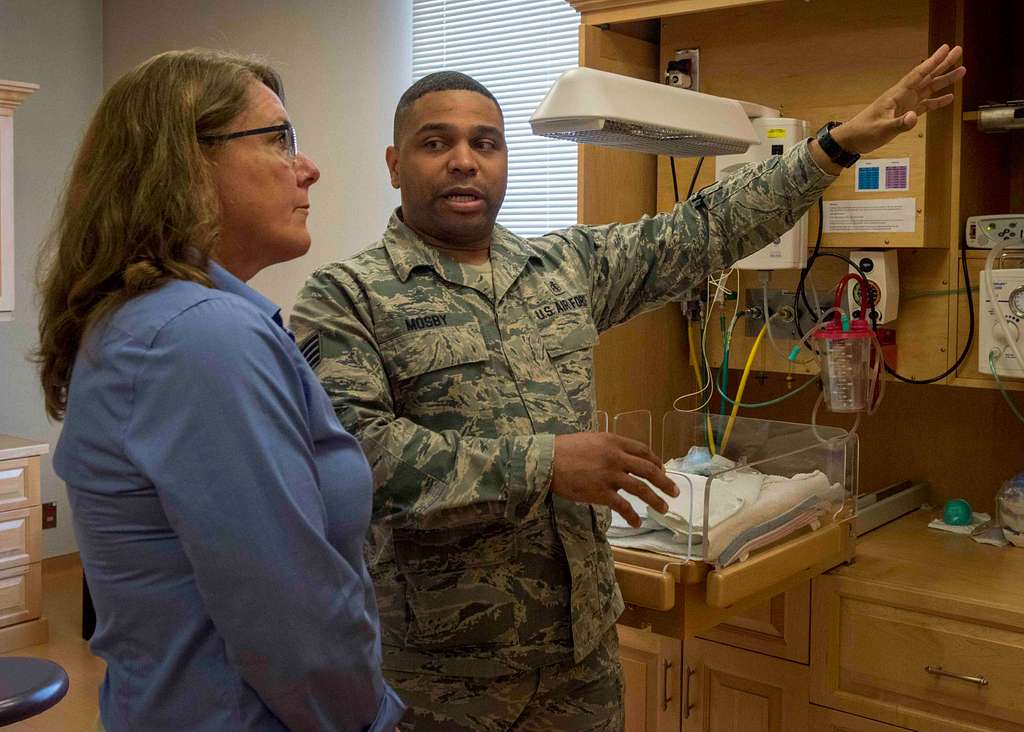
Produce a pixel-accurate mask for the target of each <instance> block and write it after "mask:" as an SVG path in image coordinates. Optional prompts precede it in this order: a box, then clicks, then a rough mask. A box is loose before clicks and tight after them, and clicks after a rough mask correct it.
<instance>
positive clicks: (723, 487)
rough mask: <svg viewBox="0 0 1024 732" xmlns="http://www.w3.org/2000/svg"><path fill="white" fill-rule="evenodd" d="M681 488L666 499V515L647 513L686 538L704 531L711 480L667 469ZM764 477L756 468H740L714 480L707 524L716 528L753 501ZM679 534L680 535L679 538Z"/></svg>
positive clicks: (650, 511) (651, 510)
mask: <svg viewBox="0 0 1024 732" xmlns="http://www.w3.org/2000/svg"><path fill="white" fill-rule="evenodd" d="M668 476H669V478H671V479H672V482H674V483H675V484H676V485H677V486H678V487H679V495H678V496H676V497H674V498H666V499H665V502H666V503H667V504H668V511H666V512H665V513H664V514H662V513H659V512H657V511H655V510H654V509H648V512H647V515H648V516H650V517H651V518H653V519H654V520H655V521H657V522H658V523H659V524H661V525H662V526H664V527H665V528H667V529H671V530H672V531H674V532H675V533H676V534H677V535H682V536H683V537H685V536H687V535H690V534H702V533H703V531H704V498H705V486H706V485H707V481H708V479H707V478H706V477H704V476H702V475H697V474H695V473H676V472H673V471H669V472H668ZM763 480H764V476H763V475H761V474H760V473H758V472H756V471H753V470H737V471H734V472H731V473H726V474H725V475H723V476H721V477H720V478H715V479H713V480H712V481H711V495H710V499H709V501H708V526H709V527H714V526H718V524H720V523H722V522H723V521H725V520H726V519H727V518H729V517H730V516H732V515H734V514H735V513H736V512H737V511H739V510H740V509H741V508H743V506H744V505H746V504H750V503H753V502H754V501H756V500H757V496H758V495H759V494H760V492H761V482H762V481H763ZM679 538H680V537H678V536H677V540H678V539H679Z"/></svg>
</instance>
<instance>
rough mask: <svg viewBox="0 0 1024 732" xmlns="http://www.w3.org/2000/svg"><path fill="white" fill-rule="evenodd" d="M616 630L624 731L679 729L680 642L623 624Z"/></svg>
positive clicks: (667, 730) (677, 730) (639, 731)
mask: <svg viewBox="0 0 1024 732" xmlns="http://www.w3.org/2000/svg"><path fill="white" fill-rule="evenodd" d="M618 631H619V659H620V661H621V663H622V675H623V677H624V678H625V683H626V700H625V701H626V704H625V707H626V709H625V713H626V729H625V732H679V667H680V656H681V653H682V642H681V641H679V640H677V639H675V638H668V637H666V636H663V635H656V634H654V633H651V632H650V631H642V630H637V629H635V628H629V627H626V626H624V625H620V626H618Z"/></svg>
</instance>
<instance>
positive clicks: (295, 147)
mask: <svg viewBox="0 0 1024 732" xmlns="http://www.w3.org/2000/svg"><path fill="white" fill-rule="evenodd" d="M271 132H283V133H285V138H284V141H285V142H286V143H287V147H286V148H285V153H286V154H287V155H288V159H289V160H294V159H295V157H296V156H297V155H298V154H299V139H298V138H297V137H296V136H295V128H294V127H292V123H291V122H285V123H283V124H279V125H273V126H272V127H257V128H256V129H253V130H242V131H240V132H225V133H223V134H219V135H200V136H199V142H205V143H214V142H227V141H228V140H234V139H235V138H238V137H249V136H250V135H267V134H270V133H271Z"/></svg>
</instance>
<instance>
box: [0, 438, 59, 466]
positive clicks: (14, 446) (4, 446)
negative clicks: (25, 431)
mask: <svg viewBox="0 0 1024 732" xmlns="http://www.w3.org/2000/svg"><path fill="white" fill-rule="evenodd" d="M49 451H50V446H49V445H47V444H46V443H45V442H41V441H39V440H26V439H25V438H24V437H14V436H13V435H0V460H14V459H15V458H24V457H35V456H36V455H45V454H46V453H48V452H49Z"/></svg>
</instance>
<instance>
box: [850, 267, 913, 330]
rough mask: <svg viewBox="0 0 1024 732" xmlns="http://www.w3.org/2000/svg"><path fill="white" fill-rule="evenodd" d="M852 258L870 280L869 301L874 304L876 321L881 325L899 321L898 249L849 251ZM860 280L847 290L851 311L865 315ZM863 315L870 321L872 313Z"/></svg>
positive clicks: (854, 315) (851, 268)
mask: <svg viewBox="0 0 1024 732" xmlns="http://www.w3.org/2000/svg"><path fill="white" fill-rule="evenodd" d="M850 259H851V260H852V261H853V262H855V263H856V264H857V268H858V269H854V268H853V267H850V271H851V272H858V271H859V272H861V273H862V274H863V275H864V278H865V279H866V280H867V283H868V300H869V301H870V302H872V303H873V304H874V306H875V323H877V324H878V325H882V324H883V323H890V322H892V321H893V320H896V316H897V315H898V314H899V309H900V267H899V258H898V257H897V256H896V250H895V249H883V250H878V251H855V252H850ZM860 289H861V286H860V282H854V283H853V284H852V285H851V286H850V288H849V289H848V290H847V296H848V298H849V300H848V305H849V308H850V314H851V315H852V316H853V317H854V318H860V317H862V315H861V312H860ZM863 317H865V318H868V320H869V321H870V320H871V314H870V313H868V314H865V315H863Z"/></svg>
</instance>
